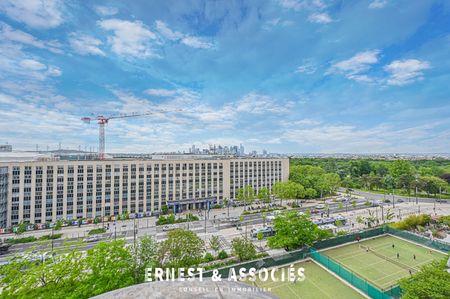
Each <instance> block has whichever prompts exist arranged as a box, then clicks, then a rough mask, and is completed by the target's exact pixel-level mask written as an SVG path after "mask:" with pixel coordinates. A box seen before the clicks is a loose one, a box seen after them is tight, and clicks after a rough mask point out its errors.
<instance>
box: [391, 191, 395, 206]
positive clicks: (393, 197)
mask: <svg viewBox="0 0 450 299" xmlns="http://www.w3.org/2000/svg"><path fill="white" fill-rule="evenodd" d="M392 208H393V209H395V196H394V188H392Z"/></svg>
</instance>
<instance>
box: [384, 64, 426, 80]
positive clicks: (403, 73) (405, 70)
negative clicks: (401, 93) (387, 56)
mask: <svg viewBox="0 0 450 299" xmlns="http://www.w3.org/2000/svg"><path fill="white" fill-rule="evenodd" d="M429 68H431V66H430V64H429V63H428V62H427V61H420V60H417V59H405V60H394V61H393V62H391V63H390V64H389V65H386V66H385V67H384V70H385V71H386V72H389V73H390V76H389V78H388V79H387V84H388V85H405V84H408V83H412V82H414V81H417V80H422V79H423V72H422V71H423V70H426V69H429Z"/></svg>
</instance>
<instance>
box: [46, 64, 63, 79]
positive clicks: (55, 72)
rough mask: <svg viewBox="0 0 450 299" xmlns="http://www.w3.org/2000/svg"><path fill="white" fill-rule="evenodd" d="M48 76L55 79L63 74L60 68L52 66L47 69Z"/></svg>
mask: <svg viewBox="0 0 450 299" xmlns="http://www.w3.org/2000/svg"><path fill="white" fill-rule="evenodd" d="M46 74H47V75H49V76H53V77H59V76H61V75H62V72H61V70H60V69H59V68H58V67H56V66H52V65H50V66H49V67H48V68H47V72H46Z"/></svg>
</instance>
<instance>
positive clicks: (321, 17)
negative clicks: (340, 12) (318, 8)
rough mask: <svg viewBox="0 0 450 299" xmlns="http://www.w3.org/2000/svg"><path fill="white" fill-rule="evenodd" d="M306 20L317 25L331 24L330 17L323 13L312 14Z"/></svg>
mask: <svg viewBox="0 0 450 299" xmlns="http://www.w3.org/2000/svg"><path fill="white" fill-rule="evenodd" d="M308 20H309V21H310V22H313V23H319V24H328V23H331V22H333V19H331V17H330V16H329V15H328V14H327V13H325V12H322V13H313V14H311V15H310V16H309V17H308Z"/></svg>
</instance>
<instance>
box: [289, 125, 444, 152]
mask: <svg viewBox="0 0 450 299" xmlns="http://www.w3.org/2000/svg"><path fill="white" fill-rule="evenodd" d="M448 123H449V122H448V121H444V122H443V121H436V122H433V123H427V124H419V125H412V126H410V127H404V128H401V127H398V125H394V124H391V123H381V124H378V125H376V126H373V127H368V128H362V127H357V126H354V125H348V124H320V125H318V126H313V127H307V128H298V129H297V128H295V129H291V128H287V129H286V130H285V131H284V133H282V134H281V140H282V141H283V142H284V141H288V142H293V143H297V144H298V145H299V146H303V147H307V148H313V149H314V150H315V151H319V152H327V153H377V152H378V153H386V152H440V151H443V150H444V151H445V147H446V146H448V144H446V143H445V142H442V136H445V135H447V136H448V134H449V133H450V131H449V130H445V131H444V132H442V131H440V130H436V128H437V127H442V126H445V125H446V124H448ZM444 140H445V139H444Z"/></svg>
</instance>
